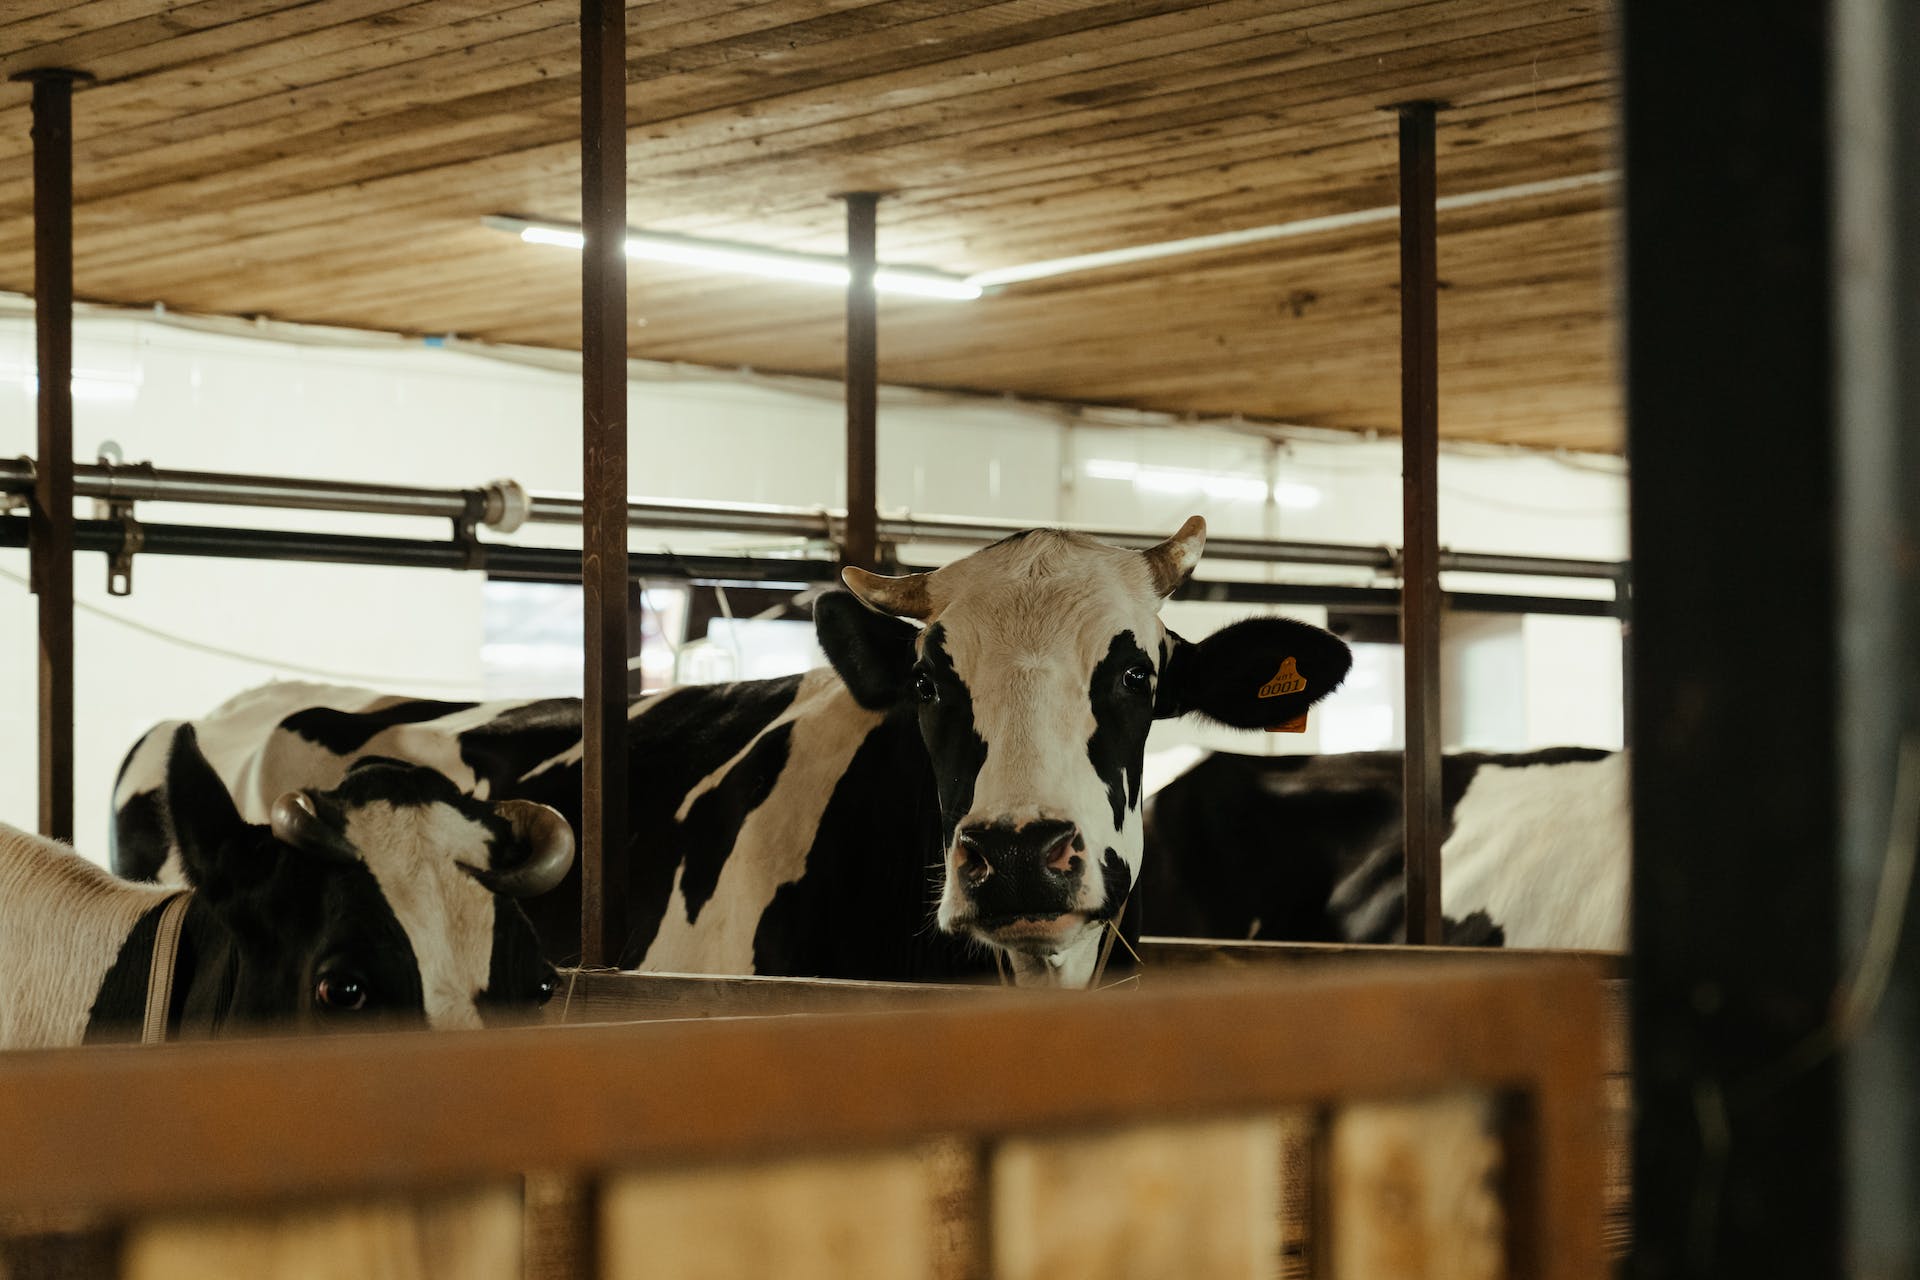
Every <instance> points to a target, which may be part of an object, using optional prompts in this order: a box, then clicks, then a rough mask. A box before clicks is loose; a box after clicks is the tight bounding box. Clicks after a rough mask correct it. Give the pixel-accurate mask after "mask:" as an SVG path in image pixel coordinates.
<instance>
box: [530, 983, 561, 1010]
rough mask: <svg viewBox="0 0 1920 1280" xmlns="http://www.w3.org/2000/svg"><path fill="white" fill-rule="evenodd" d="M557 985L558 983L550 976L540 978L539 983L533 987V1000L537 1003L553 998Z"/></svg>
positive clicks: (544, 1002) (543, 1002) (546, 1001)
mask: <svg viewBox="0 0 1920 1280" xmlns="http://www.w3.org/2000/svg"><path fill="white" fill-rule="evenodd" d="M557 986H558V984H557V983H555V982H554V980H553V979H552V978H542V979H540V985H539V986H537V987H535V988H534V989H533V995H534V1000H535V1001H536V1002H537V1003H539V1004H546V1003H548V1002H549V1001H551V1000H552V999H553V993H554V991H555V989H556V988H557Z"/></svg>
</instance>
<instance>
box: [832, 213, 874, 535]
mask: <svg viewBox="0 0 1920 1280" xmlns="http://www.w3.org/2000/svg"><path fill="white" fill-rule="evenodd" d="M843 199H845V200H846V202H847V532H846V543H845V545H844V546H843V547H842V548H841V555H842V558H843V561H844V563H846V564H851V565H858V566H859V567H861V568H862V569H874V568H878V567H879V559H880V535H879V521H880V513H879V509H878V503H879V480H878V478H877V477H878V472H879V444H878V432H879V425H878V421H877V418H878V414H879V382H880V334H879V316H878V304H877V302H876V300H875V298H874V292H873V273H874V267H875V262H876V258H875V255H876V252H877V250H876V246H875V227H874V207H875V206H876V205H877V204H879V202H880V197H879V195H878V194H877V193H875V192H872V191H853V192H849V193H848V194H847V195H846V196H844V197H843Z"/></svg>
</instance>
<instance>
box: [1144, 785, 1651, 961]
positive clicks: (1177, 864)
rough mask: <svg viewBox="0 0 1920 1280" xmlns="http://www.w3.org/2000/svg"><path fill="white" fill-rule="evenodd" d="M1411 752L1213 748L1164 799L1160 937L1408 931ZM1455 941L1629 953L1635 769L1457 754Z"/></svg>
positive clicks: (1450, 802) (1154, 879)
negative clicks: (1249, 752) (1405, 760)
mask: <svg viewBox="0 0 1920 1280" xmlns="http://www.w3.org/2000/svg"><path fill="white" fill-rule="evenodd" d="M1401 794H1402V792H1401V755H1400V753H1399V752H1397V751H1371V752H1356V753H1353V754H1346V755H1331V756H1242V755H1230V754H1224V753H1223V754H1218V755H1213V756H1209V757H1207V758H1205V759H1203V760H1202V761H1201V762H1200V763H1198V764H1197V765H1195V766H1194V767H1193V768H1192V769H1191V770H1190V771H1188V772H1187V773H1185V774H1183V775H1182V776H1180V777H1178V778H1176V779H1174V780H1173V781H1171V782H1169V783H1167V784H1166V785H1165V786H1164V787H1162V788H1161V789H1160V790H1159V791H1158V792H1157V793H1156V794H1155V795H1154V796H1153V798H1152V799H1151V800H1150V801H1149V802H1148V805H1147V817H1146V827H1147V845H1148V848H1149V849H1150V850H1151V852H1152V856H1151V857H1150V858H1148V860H1147V863H1146V866H1145V868H1144V871H1143V875H1142V882H1141V895H1142V898H1143V900H1144V902H1145V910H1146V915H1145V918H1144V921H1143V925H1144V927H1145V929H1146V930H1147V932H1149V933H1161V934H1174V935H1178V936H1187V937H1214V938H1262V939H1269V940H1274V941H1289V942H1397V941H1401V940H1402V939H1403V937H1404V919H1405V907H1404V902H1405V899H1404V886H1403V882H1402V878H1401V875H1402V867H1403V865H1404V862H1405V849H1404V842H1403V838H1402V822H1401V813H1402V811H1401ZM1441 803H1442V809H1443V811H1444V813H1445V815H1446V821H1447V825H1448V834H1447V839H1446V843H1445V845H1444V846H1443V847H1442V849H1441V855H1440V858H1441V873H1440V895H1441V910H1442V913H1443V915H1444V916H1445V920H1446V941H1448V942H1451V943H1455V944H1458V945H1466V946H1487V945H1501V944H1504V945H1507V946H1515V947H1581V948H1599V949H1604V950H1620V949H1623V948H1625V946H1626V945H1627V896H1628V877H1629V872H1630V867H1629V856H1628V848H1629V846H1628V829H1627V827H1628V805H1627V761H1626V756H1625V755H1624V754H1623V753H1619V752H1607V751H1599V750H1593V749H1589V748H1585V747H1553V748H1548V749H1545V750H1540V751H1532V752H1526V753H1523V754H1515V755H1497V754H1489V753H1481V752H1461V753H1458V754H1453V755H1448V756H1446V757H1444V759H1443V760H1442V763H1441Z"/></svg>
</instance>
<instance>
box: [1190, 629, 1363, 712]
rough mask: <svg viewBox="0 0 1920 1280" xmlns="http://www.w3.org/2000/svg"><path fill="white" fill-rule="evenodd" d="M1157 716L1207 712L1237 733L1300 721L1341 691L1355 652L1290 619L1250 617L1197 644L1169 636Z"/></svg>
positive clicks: (1334, 638) (1326, 634) (1326, 633)
mask: <svg viewBox="0 0 1920 1280" xmlns="http://www.w3.org/2000/svg"><path fill="white" fill-rule="evenodd" d="M1167 640H1168V641H1169V642H1170V643H1171V644H1172V646H1173V650H1172V652H1171V653H1170V654H1169V655H1168V657H1167V661H1166V669H1165V670H1164V671H1162V672H1161V674H1160V691H1159V696H1158V698H1157V700H1156V702H1155V704H1154V715H1155V716H1156V717H1157V718H1159V719H1168V718H1170V717H1173V716H1184V715H1189V714H1192V715H1202V716H1205V717H1207V718H1208V719H1209V720H1217V721H1219V722H1220V723H1221V724H1224V725H1227V726H1229V727H1231V728H1234V729H1271V728H1277V727H1278V726H1280V725H1283V724H1285V723H1287V722H1288V721H1289V720H1296V719H1298V718H1299V717H1300V716H1302V715H1304V714H1305V713H1306V710H1307V708H1308V707H1310V706H1312V705H1313V704H1314V703H1316V702H1318V701H1320V699H1322V698H1324V697H1326V696H1327V695H1328V694H1330V693H1332V692H1333V691H1334V690H1335V689H1337V688H1339V687H1340V682H1341V681H1342V680H1344V679H1346V678H1347V671H1348V669H1349V668H1351V667H1352V666H1353V653H1352V651H1351V650H1349V649H1348V648H1347V646H1346V643H1345V642H1344V641H1342V640H1341V639H1340V637H1338V636H1336V635H1334V634H1333V633H1332V632H1330V631H1322V630H1321V629H1320V628H1319V627H1313V626H1308V625H1307V624H1306V623H1304V622H1295V621H1294V620H1293V619H1291V618H1250V619H1248V620H1247V621H1245V622H1236V623H1234V624H1233V625H1232V626H1229V627H1222V628H1221V629H1220V630H1218V631H1216V632H1214V633H1213V634H1212V635H1210V636H1208V637H1207V638H1206V639H1205V640H1202V641H1201V642H1200V643H1198V644H1189V643H1188V642H1187V641H1185V640H1182V639H1181V638H1180V637H1179V636H1177V635H1174V634H1173V633H1172V632H1171V631H1169V632H1168V633H1167Z"/></svg>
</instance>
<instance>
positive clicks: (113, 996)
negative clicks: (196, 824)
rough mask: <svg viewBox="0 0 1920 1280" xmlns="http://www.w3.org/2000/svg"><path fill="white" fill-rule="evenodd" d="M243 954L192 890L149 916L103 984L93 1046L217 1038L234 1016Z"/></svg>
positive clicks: (89, 1033) (90, 1033)
mask: <svg viewBox="0 0 1920 1280" xmlns="http://www.w3.org/2000/svg"><path fill="white" fill-rule="evenodd" d="M238 976H239V953H238V951H237V950H236V949H235V948H234V946H233V941H232V938H231V936H230V935H228V933H227V931H226V929H225V928H224V927H223V926H222V925H221V924H220V922H219V920H218V919H217V918H216V917H215V916H214V913H213V912H212V911H211V910H210V909H209V908H208V907H207V906H206V904H205V903H204V902H202V901H201V900H200V895H199V894H197V893H195V892H194V891H192V890H185V891H182V892H180V893H172V894H168V895H166V896H165V897H163V898H160V899H158V900H157V901H156V902H155V903H154V905H153V906H152V907H150V908H148V909H147V910H146V911H145V912H143V913H142V914H141V916H140V918H139V919H138V920H137V921H135V922H134V926H133V928H132V929H131V930H129V931H128V933H127V936H126V938H125V939H124V940H123V941H122V943H121V946H120V954H119V956H118V957H117V958H116V959H115V960H114V962H113V965H112V967H111V968H109V969H108V971H107V973H106V975H105V976H104V977H103V978H102V979H101V982H100V987H99V990H98V991H97V992H96V993H95V997H94V1002H93V1007H92V1009H91V1010H90V1011H89V1015H88V1020H87V1030H86V1033H85V1037H84V1039H85V1042H86V1043H88V1044H130V1043H142V1042H144V1043H155V1042H157V1041H158V1040H177V1039H198V1038H205V1037H207V1036H210V1035H214V1034H217V1033H218V1032H219V1031H220V1030H221V1029H222V1028H223V1027H224V1026H225V1024H226V1022H227V1020H228V1017H229V1014H230V1013H231V1010H232V1005H233V996H234V991H235V988H236V986H237V979H238Z"/></svg>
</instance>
